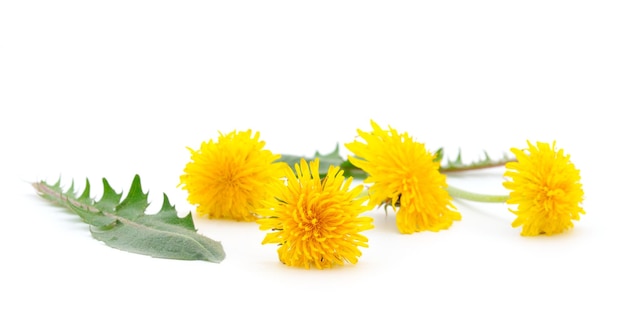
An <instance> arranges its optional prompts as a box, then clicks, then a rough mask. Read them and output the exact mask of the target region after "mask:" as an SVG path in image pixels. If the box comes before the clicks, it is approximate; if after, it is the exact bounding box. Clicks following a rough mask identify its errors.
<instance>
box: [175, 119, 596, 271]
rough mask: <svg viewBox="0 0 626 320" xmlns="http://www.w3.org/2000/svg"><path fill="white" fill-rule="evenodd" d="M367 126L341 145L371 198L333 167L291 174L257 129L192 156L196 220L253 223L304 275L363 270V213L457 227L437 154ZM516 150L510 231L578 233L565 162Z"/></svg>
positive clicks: (541, 149) (188, 184)
mask: <svg viewBox="0 0 626 320" xmlns="http://www.w3.org/2000/svg"><path fill="white" fill-rule="evenodd" d="M371 125H372V131H371V132H366V131H362V130H357V132H358V138H357V139H355V141H353V142H350V143H346V144H345V147H346V148H347V149H348V150H349V151H350V152H352V153H353V154H352V155H349V156H348V160H349V161H350V163H352V165H354V166H355V167H358V168H360V169H362V170H363V171H364V172H365V173H366V174H367V178H365V180H364V181H363V183H364V184H365V185H368V189H367V192H364V191H363V190H364V185H363V184H359V185H357V186H355V187H353V188H351V184H352V182H353V178H352V177H347V178H346V177H345V176H344V171H343V170H342V169H341V168H340V167H337V166H332V165H331V166H330V168H328V170H327V171H325V172H327V173H326V174H325V175H324V176H323V177H322V176H321V175H320V168H319V165H320V164H319V159H315V160H313V161H310V162H308V163H307V161H305V160H304V159H302V160H301V161H300V163H299V164H296V165H294V168H291V167H290V166H288V165H287V164H286V163H284V162H281V161H280V160H279V159H280V157H281V156H280V155H277V154H273V153H272V152H270V151H269V150H266V149H264V147H265V143H264V142H263V141H260V140H259V133H255V134H254V135H253V133H252V131H251V130H248V131H244V132H241V131H233V132H231V133H229V134H226V135H224V134H221V133H220V136H219V138H218V139H217V141H216V142H214V141H213V140H211V141H209V142H204V143H202V145H201V146H200V149H199V150H193V149H189V150H190V151H191V161H190V162H189V163H188V164H187V165H186V167H185V168H184V174H183V175H181V177H180V185H181V186H182V188H183V189H184V190H187V192H188V201H189V202H190V203H191V204H194V205H197V213H198V214H199V215H204V216H207V217H209V218H226V219H234V220H240V221H256V222H257V223H258V224H259V226H260V229H261V230H266V231H267V234H266V236H265V239H264V240H263V244H266V243H275V244H278V245H279V248H278V257H279V259H280V261H282V262H283V263H285V264H286V265H289V266H298V267H304V268H307V269H308V268H310V267H311V266H314V267H316V268H319V269H322V268H330V267H332V266H334V265H342V264H344V263H346V262H349V263H353V264H354V263H357V261H358V258H359V257H360V256H361V251H360V249H359V247H367V242H368V239H367V238H366V237H365V236H363V235H362V234H361V232H362V231H365V230H368V229H372V228H373V227H374V225H373V220H372V218H371V217H367V216H363V215H362V214H363V213H364V212H366V211H368V210H371V209H373V208H374V207H375V206H377V205H381V204H383V203H387V204H392V207H393V209H394V211H396V224H397V227H398V230H399V232H401V233H413V232H420V231H439V230H444V229H447V228H449V227H450V226H451V225H452V223H453V222H454V221H458V220H460V219H461V214H460V213H459V212H458V210H457V209H456V207H455V206H454V205H453V204H452V199H453V197H452V196H451V195H450V192H449V189H448V185H447V183H446V176H445V175H444V174H443V173H441V171H440V162H439V161H438V160H437V158H436V154H434V153H432V152H429V151H428V150H427V149H426V147H425V145H424V144H423V143H420V142H417V141H415V140H414V139H413V138H412V137H410V136H409V135H408V134H407V133H398V132H397V130H395V129H393V128H391V127H389V128H388V130H385V129H383V128H381V127H380V126H379V125H378V124H376V123H375V122H374V121H372V122H371ZM511 151H512V153H513V154H514V155H515V157H516V160H515V161H511V162H508V163H506V169H507V170H506V172H505V174H504V177H505V181H504V182H503V185H504V187H505V188H507V189H509V190H510V194H509V195H508V196H507V197H506V199H505V200H506V202H507V203H508V204H510V205H512V206H513V207H514V209H510V211H511V212H512V213H513V214H515V215H517V218H516V219H515V221H514V222H513V224H512V225H513V227H519V226H522V232H521V234H522V235H525V236H535V235H539V234H546V235H551V234H556V233H560V232H563V231H565V230H567V229H569V228H571V227H573V224H572V220H578V219H579V217H580V214H584V213H585V212H584V210H583V209H582V207H581V203H582V200H583V190H582V184H581V183H580V173H579V170H578V169H576V167H575V166H574V165H573V164H572V162H571V161H570V158H569V155H565V154H564V153H563V150H557V149H556V146H555V144H552V145H550V144H547V143H542V142H538V143H537V144H536V145H533V144H531V143H530V142H529V143H528V148H527V149H516V148H513V149H511Z"/></svg>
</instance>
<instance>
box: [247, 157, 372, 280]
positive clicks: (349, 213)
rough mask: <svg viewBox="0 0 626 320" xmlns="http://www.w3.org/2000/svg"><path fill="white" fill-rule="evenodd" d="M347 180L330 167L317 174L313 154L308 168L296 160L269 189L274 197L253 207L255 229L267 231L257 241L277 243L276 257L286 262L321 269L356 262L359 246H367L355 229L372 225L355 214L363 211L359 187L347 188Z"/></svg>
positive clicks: (317, 164)
mask: <svg viewBox="0 0 626 320" xmlns="http://www.w3.org/2000/svg"><path fill="white" fill-rule="evenodd" d="M351 182H352V178H348V179H345V178H344V176H343V171H342V170H340V169H339V168H338V167H334V166H330V168H329V170H328V174H327V175H326V177H325V178H324V179H320V175H319V159H315V160H314V161H311V163H310V167H309V165H307V163H306V161H305V160H304V159H302V160H301V161H300V165H299V166H298V164H296V165H295V173H294V172H293V171H292V170H291V169H290V170H287V180H286V183H284V184H282V185H278V186H274V188H272V190H273V193H274V195H275V198H274V199H272V200H271V201H268V202H266V207H265V208H263V209H260V210H259V214H260V215H261V216H262V218H260V219H259V220H257V222H258V223H259V224H260V226H259V228H260V229H261V230H272V231H273V232H269V233H268V234H267V235H266V236H265V239H264V240H263V244H267V243H276V244H278V245H279V248H278V257H279V259H280V261H282V262H283V263H284V264H286V265H288V266H295V267H304V268H307V269H309V268H310V267H311V265H313V266H315V267H316V268H318V269H323V268H331V267H332V266H334V265H343V264H344V262H349V263H352V264H355V263H357V261H358V257H360V256H361V251H360V250H359V247H367V238H366V237H365V236H363V235H361V234H360V232H361V231H364V230H368V229H372V228H373V227H374V225H373V221H372V218H371V217H364V216H360V214H361V213H363V212H365V211H366V210H367V207H366V206H364V205H363V203H364V202H365V200H366V199H365V198H364V197H359V194H360V193H361V191H362V190H363V186H362V185H359V186H357V187H355V188H353V189H350V184H351Z"/></svg>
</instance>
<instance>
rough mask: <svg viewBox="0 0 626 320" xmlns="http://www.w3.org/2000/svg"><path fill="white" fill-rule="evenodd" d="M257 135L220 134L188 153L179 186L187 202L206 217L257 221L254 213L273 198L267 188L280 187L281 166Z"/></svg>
mask: <svg viewBox="0 0 626 320" xmlns="http://www.w3.org/2000/svg"><path fill="white" fill-rule="evenodd" d="M264 146H265V142H263V141H260V140H259V133H258V132H257V133H255V134H254V136H252V131H251V130H248V131H239V132H238V131H233V132H230V133H228V134H226V135H224V134H222V133H220V136H219V138H218V139H217V142H214V141H213V140H210V141H208V142H203V143H202V144H201V146H200V149H199V150H192V149H189V151H191V161H190V162H189V163H187V165H186V166H185V169H184V174H183V175H181V176H180V185H182V189H183V190H187V192H188V197H187V200H188V201H189V203H191V204H194V205H198V207H197V212H198V214H199V215H201V216H208V217H209V218H226V219H234V220H240V221H253V220H255V219H256V215H255V210H256V209H257V208H258V207H260V206H261V202H262V201H264V200H267V199H269V198H271V197H272V195H271V194H270V193H269V191H268V189H267V186H268V185H271V184H273V183H276V184H280V183H282V182H281V180H280V179H281V177H282V174H283V172H282V170H283V169H281V168H282V167H283V165H284V163H280V162H275V161H276V160H277V159H278V158H280V155H276V154H273V153H272V152H270V151H268V150H265V149H263V148H264Z"/></svg>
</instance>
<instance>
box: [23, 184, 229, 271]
mask: <svg viewBox="0 0 626 320" xmlns="http://www.w3.org/2000/svg"><path fill="white" fill-rule="evenodd" d="M60 181H61V179H59V180H58V181H57V182H56V183H55V184H48V183H47V182H45V181H40V182H37V183H34V184H33V186H34V187H35V189H36V190H37V192H38V194H39V195H40V196H41V197H43V198H45V199H47V200H49V201H51V202H52V203H54V204H56V205H60V206H62V207H65V208H67V209H69V210H71V211H72V212H73V213H75V214H77V215H78V216H80V218H81V219H82V220H83V221H84V222H85V223H87V224H88V225H89V229H90V231H91V235H92V236H93V237H94V238H95V239H97V240H100V241H102V242H104V243H105V244H106V245H108V246H110V247H112V248H116V249H119V250H123V251H127V252H132V253H137V254H143V255H148V256H152V257H155V258H165V259H178V260H204V261H209V262H221V261H222V260H223V259H224V258H225V253H224V250H223V248H222V245H221V243H220V242H218V241H215V240H212V239H210V238H207V237H205V236H203V235H201V234H199V233H198V232H197V229H196V228H195V225H194V222H193V218H192V217H191V214H190V213H189V214H187V215H186V216H184V217H182V218H181V217H179V216H178V213H177V211H176V208H175V207H174V206H173V205H171V204H170V201H169V199H168V197H167V195H165V194H163V204H162V206H161V209H160V210H159V212H157V213H156V214H146V213H145V211H146V208H147V207H148V205H149V203H148V193H144V192H143V191H142V188H141V181H140V178H139V175H135V178H134V179H133V182H132V184H131V187H130V190H128V192H127V194H126V196H125V197H124V199H123V200H122V194H121V193H117V192H115V190H113V188H112V187H111V186H110V185H109V182H108V181H107V180H106V179H102V182H103V187H104V188H103V194H102V197H101V198H100V200H98V201H96V200H94V199H93V198H91V196H90V184H89V180H86V183H85V189H84V190H83V192H82V193H81V194H80V196H77V194H76V193H75V191H74V182H73V181H72V184H71V186H70V188H68V189H67V190H66V191H64V190H63V188H62V187H61V182H60Z"/></svg>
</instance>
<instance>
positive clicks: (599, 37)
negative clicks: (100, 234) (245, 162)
mask: <svg viewBox="0 0 626 320" xmlns="http://www.w3.org/2000/svg"><path fill="white" fill-rule="evenodd" d="M622 3H623V2H622V1H545V0H544V1H515V2H509V1H428V2H418V1H409V2H399V1H378V2H375V1H338V0H336V1H308V2H300V1H266V0H259V1H98V2H96V1H39V2H38V1H3V2H1V3H0V107H1V108H0V110H1V111H0V113H1V117H0V122H1V123H0V125H1V127H0V130H1V132H0V133H1V134H0V142H1V147H2V149H1V150H2V156H1V158H0V159H1V167H0V173H1V182H0V183H1V184H0V187H1V189H0V195H1V199H2V204H1V207H0V208H1V209H0V211H1V219H0V226H1V227H0V235H1V237H2V238H1V239H0V240H1V241H0V245H1V247H0V249H1V251H0V252H1V254H2V261H1V263H0V268H1V270H0V271H1V272H0V281H1V282H0V292H1V293H2V295H3V298H2V306H1V307H0V318H3V319H27V318H28V319H34V318H40V319H44V318H57V317H63V318H65V319H81V318H85V319H87V318H91V319H94V318H95V319H98V318H107V319H111V318H114V317H116V314H120V315H118V316H117V317H119V318H121V319H126V318H131V317H135V318H136V317H141V319H150V318H165V317H169V318H173V319H208V318H212V319H230V318H238V319H243V317H245V318H248V319H257V318H258V319H265V318H278V319H296V318H310V319H318V318H333V319H335V318H350V319H352V318H363V317H365V316H367V317H368V318H370V317H372V318H386V319H394V318H408V319H411V318H421V319H437V318H442V319H443V318H449V319H459V318H470V317H471V318H478V317H479V318H482V319H521V318H533V319H545V318H560V319H564V318H570V317H574V316H577V317H580V318H585V319H589V318H593V319H623V318H624V317H626V311H624V307H623V302H624V298H625V297H626V293H625V286H626V276H625V275H624V270H626V263H624V262H623V258H624V243H625V240H626V236H624V234H626V232H624V228H626V225H625V223H626V218H624V214H625V212H624V205H623V202H622V201H623V199H624V198H623V194H624V191H623V190H624V189H623V183H624V181H625V175H624V164H623V160H624V157H625V154H624V151H623V150H624V146H623V138H622V137H623V136H624V133H625V131H626V130H625V129H624V126H623V119H624V116H623V115H622V113H621V109H623V108H624V106H625V103H626V97H625V92H626V91H625V88H626V76H625V75H626V62H625V61H626V59H625V58H624V57H626V42H625V41H626V22H625V21H626V19H624V17H625V16H626V10H625V7H624V5H623V4H622ZM370 119H374V120H375V121H377V122H378V123H379V124H381V125H382V126H387V125H391V126H393V127H394V128H397V129H398V130H400V131H407V132H409V133H410V134H411V135H412V136H413V137H415V138H416V139H417V140H419V141H423V142H425V143H426V145H427V147H428V148H429V149H431V150H435V149H437V148H439V147H445V148H446V150H448V152H449V153H450V155H454V154H455V153H456V151H457V150H458V149H459V148H460V149H462V150H463V153H464V155H465V156H466V158H467V160H471V159H473V158H476V157H478V155H480V153H481V152H482V150H486V151H487V152H489V153H490V154H492V155H493V156H498V155H500V154H502V153H505V152H507V151H508V150H509V148H511V147H520V148H522V147H525V143H526V140H527V139H529V140H531V141H537V140H538V141H545V142H552V141H554V140H556V141H557V146H558V147H559V148H563V149H564V150H565V151H566V153H569V154H571V159H572V161H573V162H574V163H575V165H576V166H577V167H578V168H579V169H580V170H581V175H582V182H583V185H584V190H585V201H584V203H583V207H584V208H585V210H586V211H587V214H586V215H584V216H582V218H581V220H580V221H579V222H576V223H575V228H574V229H573V230H571V232H567V233H565V234H562V235H559V236H553V237H533V238H526V237H521V236H520V235H519V233H520V229H514V228H512V227H511V226H510V223H511V222H512V221H513V218H514V216H513V214H511V213H510V212H508V209H507V207H506V206H505V205H503V204H489V205H485V204H477V203H467V202H461V201H455V204H456V205H457V207H458V209H459V210H460V211H461V213H462V215H463V220H462V221H460V222H457V223H455V224H454V225H453V226H452V228H451V229H449V230H446V231H441V232H438V233H432V232H425V233H419V234H412V235H401V234H399V233H398V232H397V229H396V227H395V221H394V215H393V214H392V213H390V214H389V215H387V216H385V213H384V211H382V210H374V211H372V212H368V213H367V214H368V215H371V216H373V217H374V218H375V226H376V228H375V229H374V230H371V231H367V232H366V233H364V234H365V235H367V236H368V237H369V239H370V248H367V249H364V250H363V256H362V257H361V259H360V261H359V263H358V264H356V265H353V266H345V267H338V268H334V269H331V270H322V271H319V270H309V271H307V270H303V269H297V268H289V267H286V266H284V265H282V264H280V263H279V262H278V259H277V255H276V247H275V246H273V245H261V240H262V239H263V237H264V233H263V232H261V231H260V230H259V229H258V227H257V225H256V224H254V223H235V222H228V221H209V220H197V222H196V223H197V226H198V228H199V231H200V232H202V233H203V234H205V235H207V236H209V237H211V238H213V239H216V240H219V241H221V242H222V243H223V245H224V248H225V250H226V253H227V258H226V260H224V261H223V262H222V263H220V264H213V263H207V262H185V261H171V260H159V259H153V258H150V257H145V256H140V255H134V254H129V253H125V252H121V251H118V250H115V249H112V248H109V247H107V246H106V245H104V244H102V243H100V242H98V241H96V240H94V239H93V238H91V236H90V234H89V231H88V228H87V226H86V225H85V224H83V223H81V222H80V221H79V220H78V219H77V218H76V217H75V216H73V215H71V214H67V213H66V212H65V210H63V209H61V208H57V207H53V206H51V205H49V204H48V203H47V202H45V201H44V200H42V199H40V198H39V197H38V196H37V195H36V194H35V192H34V189H32V187H31V186H30V185H29V183H30V182H34V181H37V180H40V179H45V180H49V181H54V180H56V179H57V178H58V177H59V176H62V179H63V181H64V185H65V186H68V185H69V181H70V180H71V179H72V178H74V179H76V183H77V187H79V188H82V186H83V185H84V179H85V178H89V179H90V180H91V182H92V187H93V192H94V195H97V194H98V192H100V191H99V190H101V183H100V179H101V178H102V177H106V178H107V179H108V180H109V182H110V183H111V185H112V186H113V187H114V188H115V189H116V190H118V191H126V190H127V189H128V187H129V186H130V182H131V180H132V177H133V175H134V174H136V173H138V174H140V175H141V177H142V183H143V185H144V189H145V190H149V191H150V201H151V202H152V203H153V205H152V206H151V207H150V208H149V212H156V210H158V208H159V207H160V204H161V199H162V196H161V195H162V193H166V194H168V196H169V197H170V199H171V201H172V203H174V204H175V205H176V207H177V209H178V210H179V211H180V212H181V213H184V212H189V211H193V207H192V206H190V205H189V204H187V203H186V194H185V193H184V192H183V191H182V190H181V189H180V188H177V185H178V182H179V176H180V174H181V173H182V170H183V167H184V165H185V164H186V163H187V161H188V160H189V152H188V151H187V149H186V147H192V148H197V147H198V146H199V145H200V142H201V141H204V140H209V139H214V138H216V137H217V135H218V132H220V131H221V132H224V133H226V132H229V131H231V130H247V129H252V130H255V131H259V132H260V133H261V138H262V140H264V141H266V143H267V145H266V146H267V148H268V149H270V150H271V151H273V152H274V153H289V154H298V155H306V156H311V155H312V154H313V153H314V152H315V151H316V150H319V151H321V152H330V151H332V150H333V149H334V147H335V144H336V143H341V144H343V143H346V142H350V141H352V140H353V139H354V138H355V135H356V129H357V128H361V129H365V130H368V129H370V126H369V120H370ZM342 154H343V155H344V156H345V155H347V154H346V150H345V149H344V148H342ZM501 173H502V170H501V168H500V169H495V170H489V171H486V172H483V173H475V174H470V175H465V176H462V177H450V179H449V182H450V183H451V184H452V183H454V184H455V185H458V186H464V187H467V188H471V189H472V190H475V191H489V192H496V193H498V192H505V190H503V189H502V186H501V182H502V177H501ZM121 310H123V311H121Z"/></svg>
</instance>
